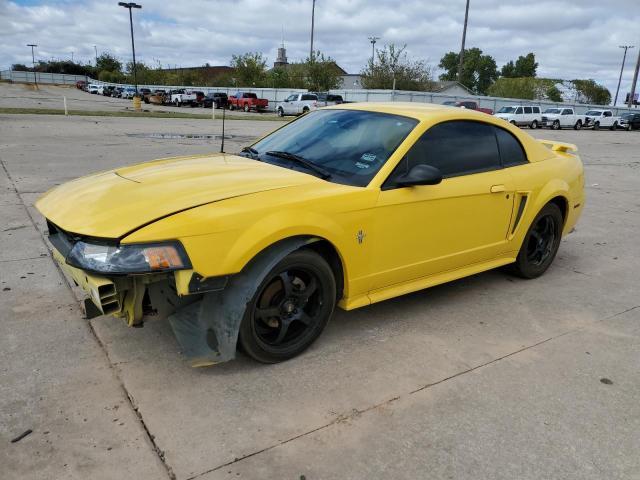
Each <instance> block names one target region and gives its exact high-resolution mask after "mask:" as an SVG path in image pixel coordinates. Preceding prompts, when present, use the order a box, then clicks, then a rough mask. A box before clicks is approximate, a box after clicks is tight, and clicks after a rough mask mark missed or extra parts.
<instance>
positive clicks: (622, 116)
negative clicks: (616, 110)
mask: <svg viewBox="0 0 640 480" xmlns="http://www.w3.org/2000/svg"><path fill="white" fill-rule="evenodd" d="M631 117H633V113H623V114H622V115H620V118H624V119H629V118H631Z"/></svg>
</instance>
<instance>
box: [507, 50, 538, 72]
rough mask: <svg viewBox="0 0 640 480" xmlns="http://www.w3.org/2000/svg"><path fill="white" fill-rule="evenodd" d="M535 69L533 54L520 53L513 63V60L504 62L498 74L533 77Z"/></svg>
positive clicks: (536, 68)
mask: <svg viewBox="0 0 640 480" xmlns="http://www.w3.org/2000/svg"><path fill="white" fill-rule="evenodd" d="M537 70H538V64H537V63H536V56H535V54H533V53H528V54H527V55H525V56H522V55H520V56H519V57H518V59H517V60H516V61H515V63H514V62H513V60H511V61H509V62H507V63H505V64H504V65H503V66H502V70H501V72H500V76H502V77H505V78H522V77H535V76H536V73H537Z"/></svg>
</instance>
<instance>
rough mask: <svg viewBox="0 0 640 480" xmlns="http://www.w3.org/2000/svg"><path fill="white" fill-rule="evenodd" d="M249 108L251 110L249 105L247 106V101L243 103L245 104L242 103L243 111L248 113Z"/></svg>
mask: <svg viewBox="0 0 640 480" xmlns="http://www.w3.org/2000/svg"><path fill="white" fill-rule="evenodd" d="M250 110H251V107H250V106H249V104H248V103H245V104H244V111H245V112H246V113H249V111H250Z"/></svg>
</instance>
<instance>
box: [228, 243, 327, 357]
mask: <svg viewBox="0 0 640 480" xmlns="http://www.w3.org/2000/svg"><path fill="white" fill-rule="evenodd" d="M335 305H336V281H335V278H334V276H333V271H332V270H331V267H330V266H329V264H328V263H327V262H326V261H325V260H324V258H322V257H321V256H320V255H319V254H317V253H316V252H314V251H311V250H304V249H303V250H297V251H295V252H293V253H291V254H289V255H287V256H286V257H285V258H283V259H282V260H281V261H280V262H279V263H278V264H277V265H276V266H275V267H273V269H272V270H271V271H270V272H269V273H268V274H267V276H266V277H265V279H264V280H263V281H262V283H261V284H260V285H259V286H258V288H257V289H256V291H255V293H254V295H253V298H252V299H251V301H250V302H249V303H248V304H247V308H246V310H245V313H244V317H243V319H242V324H241V325H240V333H239V337H238V344H239V347H240V348H241V349H242V350H243V351H244V352H245V353H246V354H247V355H249V356H250V357H252V358H253V359H255V360H257V361H259V362H262V363H277V362H282V361H284V360H288V359H290V358H293V357H295V356H296V355H299V354H300V353H302V352H303V351H304V350H306V349H307V348H308V347H309V346H310V345H311V344H312V343H313V342H314V341H315V340H316V339H317V338H318V337H319V336H320V334H321V333H322V331H323V330H324V327H325V326H326V325H327V322H328V321H329V319H330V318H331V315H332V314H333V309H334V308H335Z"/></svg>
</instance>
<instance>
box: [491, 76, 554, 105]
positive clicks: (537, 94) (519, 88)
mask: <svg viewBox="0 0 640 480" xmlns="http://www.w3.org/2000/svg"><path fill="white" fill-rule="evenodd" d="M559 82H560V80H554V79H550V78H533V77H520V78H507V77H501V78H499V79H498V80H496V81H495V82H494V83H493V84H492V85H491V86H490V87H489V89H488V90H487V93H488V94H489V95H491V96H493V97H505V98H522V99H525V100H551V101H553V102H561V101H562V96H561V95H560V90H558V87H557V86H556V84H557V83H559Z"/></svg>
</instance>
